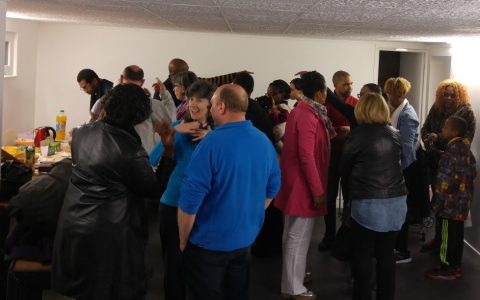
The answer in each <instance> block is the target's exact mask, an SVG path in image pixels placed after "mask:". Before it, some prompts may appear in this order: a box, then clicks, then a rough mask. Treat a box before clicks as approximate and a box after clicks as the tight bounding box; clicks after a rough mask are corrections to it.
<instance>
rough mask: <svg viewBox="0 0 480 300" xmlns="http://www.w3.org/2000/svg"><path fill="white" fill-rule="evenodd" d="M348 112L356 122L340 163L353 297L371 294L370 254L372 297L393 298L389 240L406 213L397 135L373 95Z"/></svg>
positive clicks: (380, 99)
mask: <svg viewBox="0 0 480 300" xmlns="http://www.w3.org/2000/svg"><path fill="white" fill-rule="evenodd" d="M354 113H355V117H356V119H357V122H358V124H359V125H358V127H356V128H355V129H353V130H352V131H351V132H350V135H349V136H348V137H347V140H346V142H345V146H344V150H343V155H342V160H341V162H340V173H341V176H342V181H344V182H347V187H348V189H349V201H350V203H351V207H350V209H351V212H350V216H351V219H350V222H351V237H352V251H351V266H352V272H353V278H354V284H353V299H371V293H372V288H371V283H372V273H373V272H372V262H371V259H372V257H374V258H376V263H377V268H376V269H377V272H376V273H377V297H376V299H382V300H385V299H393V298H394V295H395V256H394V248H395V240H396V237H397V233H398V231H399V230H400V228H401V227H402V225H403V223H404V221H405V216H406V213H407V205H406V188H405V183H404V180H403V176H402V166H401V163H400V161H401V155H402V145H401V141H400V135H399V132H398V130H396V129H394V128H393V127H392V126H390V125H389V123H390V110H389V108H388V106H387V103H386V101H385V100H384V98H383V97H382V96H381V95H379V94H376V93H368V94H366V95H364V96H363V97H362V98H361V99H360V101H359V102H358V104H357V105H356V106H355V110H354ZM365 170H368V172H365Z"/></svg>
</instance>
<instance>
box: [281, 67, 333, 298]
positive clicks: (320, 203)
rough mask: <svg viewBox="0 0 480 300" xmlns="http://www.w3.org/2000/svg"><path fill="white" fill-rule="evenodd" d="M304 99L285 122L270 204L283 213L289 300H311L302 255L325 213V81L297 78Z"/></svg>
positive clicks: (328, 125)
mask: <svg viewBox="0 0 480 300" xmlns="http://www.w3.org/2000/svg"><path fill="white" fill-rule="evenodd" d="M302 80H303V82H304V84H305V85H304V93H305V97H304V98H303V100H302V101H301V102H300V103H299V104H298V105H297V107H295V108H294V109H293V110H292V112H291V113H290V115H289V117H288V122H287V125H286V128H285V145H284V148H283V153H282V155H281V158H280V166H281V170H282V185H281V188H280V192H279V193H278V194H277V197H276V198H275V202H274V205H275V206H276V207H277V208H278V209H280V210H281V211H282V212H283V214H284V221H285V222H284V224H285V225H284V230H283V262H282V265H283V267H282V283H281V292H282V294H283V296H284V297H287V298H290V299H297V300H298V299H315V294H314V293H313V292H312V291H309V290H308V289H307V288H306V287H305V286H304V284H303V282H304V275H305V266H306V263H307V253H308V248H309V245H310V240H311V238H312V232H313V227H314V225H315V221H316V219H317V217H320V216H324V215H325V214H326V212H327V207H326V201H325V199H326V193H327V178H328V174H327V173H328V163H329V156H330V136H329V128H330V130H333V128H332V125H331V122H330V120H329V119H328V117H327V109H326V107H325V99H326V95H327V86H326V84H325V78H324V77H323V76H322V75H321V74H320V73H318V72H315V71H313V72H307V73H305V74H303V75H302Z"/></svg>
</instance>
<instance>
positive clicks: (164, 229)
mask: <svg viewBox="0 0 480 300" xmlns="http://www.w3.org/2000/svg"><path fill="white" fill-rule="evenodd" d="M214 91H215V88H214V87H213V86H212V85H211V84H210V83H208V82H206V81H203V80H199V81H196V82H194V83H193V84H192V85H191V86H190V87H189V89H188V91H187V94H188V99H189V100H188V109H187V112H186V114H185V120H184V121H179V120H177V121H175V122H173V124H172V125H173V127H174V128H175V134H174V136H173V138H174V141H173V149H174V156H173V157H174V160H175V163H176V166H175V168H174V170H173V172H172V174H171V176H170V179H169V180H168V185H167V188H166V190H165V192H164V193H163V195H162V196H161V198H160V210H159V211H160V213H159V220H160V240H161V241H162V256H163V262H164V265H165V272H164V293H165V299H172V300H183V299H185V297H186V295H185V282H184V278H183V273H182V253H181V251H180V246H179V245H180V241H179V233H178V224H177V206H178V200H179V197H180V186H181V183H182V180H183V178H184V176H185V171H186V168H187V166H188V164H189V163H190V159H191V157H192V154H193V151H194V150H195V148H196V146H197V145H198V143H200V141H201V140H202V139H203V138H204V137H205V135H206V134H207V133H208V132H209V131H210V130H211V129H212V128H213V127H214V124H213V119H212V116H211V114H210V107H211V103H210V99H211V98H212V95H213V93H214ZM163 151H164V145H163V144H162V143H159V144H157V145H156V146H155V147H154V148H153V149H152V151H151V152H150V163H151V164H152V166H156V165H157V164H158V161H159V160H160V156H161V154H162V152H163Z"/></svg>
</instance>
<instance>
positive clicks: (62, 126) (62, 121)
mask: <svg viewBox="0 0 480 300" xmlns="http://www.w3.org/2000/svg"><path fill="white" fill-rule="evenodd" d="M56 120H57V123H56V124H57V125H56V126H55V130H56V131H57V138H56V139H57V140H58V141H63V140H65V133H66V130H67V115H66V114H65V112H64V111H63V109H62V110H60V113H59V114H58V115H57V119H56Z"/></svg>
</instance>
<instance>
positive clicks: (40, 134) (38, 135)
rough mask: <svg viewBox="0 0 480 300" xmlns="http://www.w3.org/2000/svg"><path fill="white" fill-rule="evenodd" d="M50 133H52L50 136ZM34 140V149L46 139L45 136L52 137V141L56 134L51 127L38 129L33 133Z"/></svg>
mask: <svg viewBox="0 0 480 300" xmlns="http://www.w3.org/2000/svg"><path fill="white" fill-rule="evenodd" d="M50 132H51V133H52V134H51V135H50ZM33 134H34V135H35V138H34V139H33V141H34V143H35V147H40V142H41V141H43V140H44V139H46V138H47V136H51V137H53V140H55V138H56V137H57V132H56V131H55V129H53V128H52V127H38V128H37V129H35V130H34V131H33Z"/></svg>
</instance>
